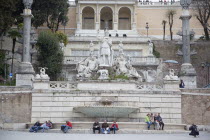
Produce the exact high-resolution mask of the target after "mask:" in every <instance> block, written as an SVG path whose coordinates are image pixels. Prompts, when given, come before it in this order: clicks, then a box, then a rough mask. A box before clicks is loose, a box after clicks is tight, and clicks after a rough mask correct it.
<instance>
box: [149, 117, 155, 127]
mask: <svg viewBox="0 0 210 140" xmlns="http://www.w3.org/2000/svg"><path fill="white" fill-rule="evenodd" d="M149 119H150V122H151V125H152V124H153V125H154V130H155V118H154V115H153V113H151V114H150V116H149Z"/></svg>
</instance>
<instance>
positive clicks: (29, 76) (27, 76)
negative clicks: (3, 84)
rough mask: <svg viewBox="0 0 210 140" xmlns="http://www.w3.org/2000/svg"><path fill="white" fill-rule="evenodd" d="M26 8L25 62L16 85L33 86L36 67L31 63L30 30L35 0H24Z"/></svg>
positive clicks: (20, 66)
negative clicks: (32, 6)
mask: <svg viewBox="0 0 210 140" xmlns="http://www.w3.org/2000/svg"><path fill="white" fill-rule="evenodd" d="M23 3H24V6H25V9H24V11H23V14H22V16H23V18H24V28H23V62H21V63H20V65H19V67H18V70H17V75H16V86H33V83H32V80H33V78H34V74H35V72H34V69H33V66H32V65H31V63H30V32H31V17H32V14H31V9H30V8H31V4H32V3H33V0H23Z"/></svg>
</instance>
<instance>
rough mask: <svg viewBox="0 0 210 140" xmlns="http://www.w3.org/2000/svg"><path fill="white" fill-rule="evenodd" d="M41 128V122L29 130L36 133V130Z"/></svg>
mask: <svg viewBox="0 0 210 140" xmlns="http://www.w3.org/2000/svg"><path fill="white" fill-rule="evenodd" d="M40 126H41V123H40V122H39V121H37V122H36V123H35V124H34V126H32V127H31V128H30V130H29V132H35V130H36V129H37V128H38V127H40Z"/></svg>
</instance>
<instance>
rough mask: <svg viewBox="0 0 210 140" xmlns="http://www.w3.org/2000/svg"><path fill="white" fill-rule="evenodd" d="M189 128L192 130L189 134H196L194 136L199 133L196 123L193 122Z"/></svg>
mask: <svg viewBox="0 0 210 140" xmlns="http://www.w3.org/2000/svg"><path fill="white" fill-rule="evenodd" d="M189 130H191V132H190V134H189V135H191V136H194V137H196V136H198V135H199V131H198V127H197V126H196V125H195V124H192V126H190V128H189Z"/></svg>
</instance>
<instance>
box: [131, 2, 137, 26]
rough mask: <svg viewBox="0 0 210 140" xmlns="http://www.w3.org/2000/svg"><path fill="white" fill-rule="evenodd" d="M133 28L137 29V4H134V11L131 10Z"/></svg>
mask: <svg viewBox="0 0 210 140" xmlns="http://www.w3.org/2000/svg"><path fill="white" fill-rule="evenodd" d="M131 29H132V30H136V5H133V13H132V12H131Z"/></svg>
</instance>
